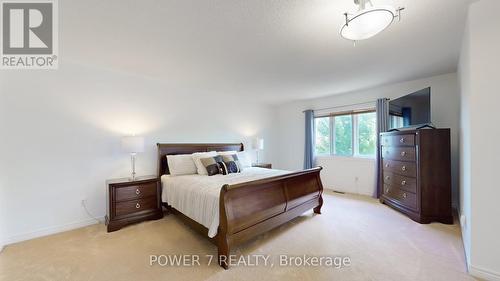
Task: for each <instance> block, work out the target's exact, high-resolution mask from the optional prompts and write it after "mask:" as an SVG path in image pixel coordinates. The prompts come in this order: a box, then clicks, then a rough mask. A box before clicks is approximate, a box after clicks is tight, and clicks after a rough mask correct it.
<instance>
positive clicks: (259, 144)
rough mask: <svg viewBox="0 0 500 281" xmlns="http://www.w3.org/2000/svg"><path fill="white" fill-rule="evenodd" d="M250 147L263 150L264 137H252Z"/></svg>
mask: <svg viewBox="0 0 500 281" xmlns="http://www.w3.org/2000/svg"><path fill="white" fill-rule="evenodd" d="M252 148H253V149H258V150H263V149H264V139H261V138H256V139H254V140H253V142H252Z"/></svg>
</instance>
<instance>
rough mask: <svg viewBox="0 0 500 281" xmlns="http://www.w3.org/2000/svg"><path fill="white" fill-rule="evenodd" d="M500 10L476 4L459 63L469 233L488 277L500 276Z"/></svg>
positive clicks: (475, 269)
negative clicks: (499, 168)
mask: <svg viewBox="0 0 500 281" xmlns="http://www.w3.org/2000/svg"><path fill="white" fill-rule="evenodd" d="M498 10H500V1H498V0H481V1H479V2H476V3H474V4H472V5H471V6H470V9H469V14H468V22H467V25H466V30H465V36H464V41H463V48H462V54H461V58H460V67H459V69H460V71H459V78H460V86H461V96H462V104H461V108H462V116H461V128H462V131H461V136H462V143H461V146H460V149H461V152H462V158H461V171H462V173H461V183H462V187H463V188H462V190H461V192H460V201H461V214H462V215H463V216H464V217H465V220H464V222H465V224H464V225H462V228H463V238H464V244H465V248H466V251H467V258H468V264H469V269H470V272H471V274H473V275H475V276H477V277H480V278H484V279H487V280H500V239H498V233H499V232H500V220H499V219H498V215H499V214H500V205H499V204H498V198H500V188H499V184H498V163H499V161H500V146H499V145H498V138H499V137H500V127H499V126H498V124H496V122H497V121H498V104H499V103H500V96H499V94H498V92H499V91H498V77H499V73H500V72H499V65H500V55H499V54H498V50H500V31H499V29H498V27H499V26H500V18H499V17H498V15H497V11H498Z"/></svg>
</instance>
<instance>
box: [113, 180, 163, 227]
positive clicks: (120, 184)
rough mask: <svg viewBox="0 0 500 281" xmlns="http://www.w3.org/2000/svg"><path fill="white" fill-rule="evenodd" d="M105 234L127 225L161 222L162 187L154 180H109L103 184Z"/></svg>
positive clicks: (158, 181)
mask: <svg viewBox="0 0 500 281" xmlns="http://www.w3.org/2000/svg"><path fill="white" fill-rule="evenodd" d="M106 186H107V188H108V190H107V192H106V199H107V200H106V201H107V215H106V225H107V226H108V232H112V231H116V230H119V229H120V228H122V227H124V226H127V225H129V224H133V223H137V222H141V221H145V220H154V219H161V218H162V217H163V210H162V206H161V185H160V179H159V178H158V177H157V176H144V177H137V178H135V180H129V179H128V178H122V179H112V180H107V181H106Z"/></svg>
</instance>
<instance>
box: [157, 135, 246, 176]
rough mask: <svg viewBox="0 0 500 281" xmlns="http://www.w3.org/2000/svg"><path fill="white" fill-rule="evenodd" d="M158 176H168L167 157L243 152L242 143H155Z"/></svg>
mask: <svg viewBox="0 0 500 281" xmlns="http://www.w3.org/2000/svg"><path fill="white" fill-rule="evenodd" d="M156 145H157V147H158V176H159V177H161V176H162V175H168V174H170V171H169V170H168V163H167V157H166V156H167V155H175V154H191V153H195V152H208V151H233V150H234V151H243V144H242V143H157V144H156Z"/></svg>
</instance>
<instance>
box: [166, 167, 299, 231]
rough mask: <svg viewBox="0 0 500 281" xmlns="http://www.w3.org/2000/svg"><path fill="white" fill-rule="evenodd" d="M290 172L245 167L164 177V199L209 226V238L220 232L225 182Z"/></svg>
mask: <svg viewBox="0 0 500 281" xmlns="http://www.w3.org/2000/svg"><path fill="white" fill-rule="evenodd" d="M288 173H290V172H289V171H284V170H275V169H264V168H257V167H251V168H245V169H244V170H243V171H242V172H241V173H234V174H228V175H214V176H207V175H198V174H195V175H182V176H171V175H163V176H161V185H162V190H163V192H162V201H163V202H166V203H168V204H169V205H170V206H172V207H174V208H175V209H177V210H178V211H180V212H181V213H183V214H184V215H186V216H187V217H189V218H190V219H192V220H194V221H196V222H198V223H199V224H201V225H203V226H205V227H206V228H208V237H210V238H212V237H214V236H215V235H216V234H217V228H218V226H219V196H220V190H221V188H222V186H223V185H224V184H238V183H243V182H248V181H253V180H259V179H264V178H269V177H274V176H279V175H284V174H288Z"/></svg>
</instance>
